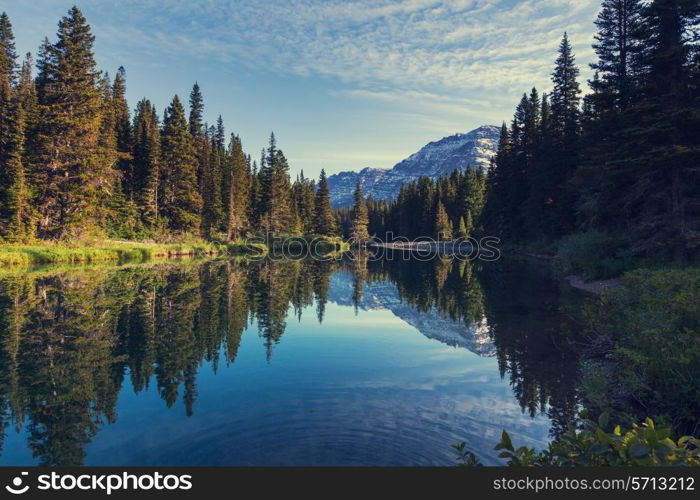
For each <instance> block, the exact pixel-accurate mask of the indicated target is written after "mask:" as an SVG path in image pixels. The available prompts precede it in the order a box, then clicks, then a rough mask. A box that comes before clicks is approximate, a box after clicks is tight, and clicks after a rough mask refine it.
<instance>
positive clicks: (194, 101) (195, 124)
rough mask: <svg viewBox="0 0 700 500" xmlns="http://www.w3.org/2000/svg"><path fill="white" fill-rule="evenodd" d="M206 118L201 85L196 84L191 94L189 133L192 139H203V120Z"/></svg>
mask: <svg viewBox="0 0 700 500" xmlns="http://www.w3.org/2000/svg"><path fill="white" fill-rule="evenodd" d="M203 116H204V99H203V97H202V91H201V90H200V89H199V84H198V83H196V82H195V84H194V85H193V86H192V92H190V119H189V131H190V134H191V135H192V137H197V138H201V137H202V136H203V135H204V128H203V125H202V118H203Z"/></svg>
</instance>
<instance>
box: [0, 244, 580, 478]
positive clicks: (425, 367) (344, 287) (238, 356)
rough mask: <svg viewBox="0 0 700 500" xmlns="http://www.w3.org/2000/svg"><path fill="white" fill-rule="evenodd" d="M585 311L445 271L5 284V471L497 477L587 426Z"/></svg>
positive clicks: (183, 270)
mask: <svg viewBox="0 0 700 500" xmlns="http://www.w3.org/2000/svg"><path fill="white" fill-rule="evenodd" d="M579 302H580V297H579V296H578V295H577V294H576V293H575V292H573V291H569V290H566V289H565V288H562V287H561V286H560V285H559V282H558V281H557V280H555V279H553V278H551V277H550V276H548V274H547V273H546V272H543V270H542V269H538V268H536V267H533V266H532V265H530V264H526V263H523V262H500V263H483V264H478V265H476V264H475V265H472V264H470V263H466V262H458V261H452V260H450V259H445V258H443V259H435V260H433V261H429V262H417V261H411V262H403V261H401V260H398V259H397V260H387V259H385V260H380V261H376V262H366V261H362V260H359V261H344V262H332V261H301V260H286V261H270V260H265V261H259V262H247V261H238V260H231V261H209V262H201V261H185V262H168V263H163V264H151V265H138V266H122V267H110V268H106V267H90V268H77V269H69V270H65V269H61V270H54V271H52V270H51V269H48V270H34V271H30V272H21V273H16V274H12V273H9V274H8V273H4V274H2V275H0V335H2V339H1V341H2V344H1V346H0V347H1V350H0V425H1V427H2V436H3V437H2V443H0V444H1V445H2V455H1V456H0V463H2V464H4V465H20V464H42V465H78V464H86V465H88V464H89V465H229V464H230V465H450V464H452V463H454V456H453V453H452V450H451V449H450V445H451V444H454V443H457V442H460V441H463V440H467V441H468V443H469V445H470V448H471V449H472V450H474V451H475V452H476V453H477V454H478V455H479V456H480V457H481V458H482V459H483V460H484V461H485V462H486V463H491V464H496V463H498V459H497V458H495V455H496V452H494V451H493V449H492V448H493V445H494V444H495V443H496V442H497V441H498V437H499V435H500V432H501V429H502V428H507V429H508V430H509V431H511V432H512V434H513V436H514V439H517V442H521V443H524V444H527V445H530V446H541V445H543V444H544V443H545V442H546V440H547V438H548V435H550V434H551V433H552V432H553V433H556V432H558V431H559V430H560V429H561V428H562V427H563V426H565V425H566V423H567V422H568V421H569V420H570V419H571V417H572V416H573V413H574V411H575V409H576V405H577V402H578V400H577V389H576V382H577V373H576V354H575V352H574V351H573V349H571V348H570V347H568V343H567V341H566V340H567V339H568V338H570V337H571V336H572V335H574V333H573V332H575V324H574V323H573V320H572V319H571V315H572V313H575V311H576V306H577V304H578V303H579ZM572 327H573V328H572ZM419 332H420V333H419ZM421 334H422V335H421Z"/></svg>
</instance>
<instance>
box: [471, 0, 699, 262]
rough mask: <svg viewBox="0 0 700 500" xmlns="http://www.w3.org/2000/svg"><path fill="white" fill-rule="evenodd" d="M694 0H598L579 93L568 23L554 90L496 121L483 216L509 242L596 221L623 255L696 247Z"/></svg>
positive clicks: (583, 228)
mask: <svg viewBox="0 0 700 500" xmlns="http://www.w3.org/2000/svg"><path fill="white" fill-rule="evenodd" d="M699 20H700V5H699V4H698V2H697V0H653V1H642V0H605V1H603V3H602V9H601V11H600V13H599V15H598V18H597V20H596V22H595V23H596V26H597V28H598V31H597V34H596V35H595V44H594V45H593V48H594V50H595V53H596V54H597V58H598V59H597V61H596V62H595V63H593V64H591V67H592V69H593V70H594V77H593V79H592V80H590V81H589V82H588V83H589V86H590V93H588V94H587V95H585V96H583V97H582V90H581V85H580V83H579V81H578V78H579V68H578V67H577V65H576V63H575V56H574V53H573V51H572V47H571V43H570V41H569V38H568V36H567V35H566V34H565V35H564V38H563V40H562V42H561V45H560V47H559V57H558V58H557V60H556V65H555V69H554V71H553V73H552V90H551V92H549V93H547V94H542V95H540V93H539V92H538V91H537V89H535V88H533V89H532V90H531V91H530V92H529V93H527V94H524V95H523V97H522V99H521V101H520V103H519V104H518V106H517V108H516V111H515V115H514V117H513V120H512V122H511V124H510V125H509V126H508V125H506V124H505V123H504V124H503V127H502V131H501V138H500V145H499V148H498V153H497V155H496V156H495V159H494V161H493V168H491V169H490V172H489V176H488V180H487V196H486V198H487V201H486V206H485V209H484V213H483V218H482V224H483V225H484V227H485V228H486V230H487V231H489V232H490V233H492V234H496V235H499V236H500V237H501V238H503V239H504V240H505V241H508V242H510V243H515V244H527V243H528V242H533V241H538V240H539V241H542V240H545V241H547V240H549V241H554V240H557V239H559V238H562V237H566V236H567V235H571V234H572V233H577V232H592V231H597V232H599V233H604V234H607V235H610V237H611V238H613V239H617V240H620V244H621V245H622V246H623V247H625V248H626V251H628V252H629V253H631V254H634V255H640V256H646V257H651V256H654V257H662V258H675V259H676V260H679V261H683V260H687V259H689V258H692V256H693V255H697V253H698V249H700V169H699V168H698V165H699V164H700V161H699V160H700V155H699V153H700V50H699V46H698V40H700V38H699V36H698V35H699V33H698V30H697V28H698V21H699Z"/></svg>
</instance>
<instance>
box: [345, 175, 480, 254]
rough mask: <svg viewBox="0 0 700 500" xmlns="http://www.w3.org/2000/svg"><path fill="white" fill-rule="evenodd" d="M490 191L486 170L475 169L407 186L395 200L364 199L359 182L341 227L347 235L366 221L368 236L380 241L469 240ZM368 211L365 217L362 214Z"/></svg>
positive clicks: (356, 231)
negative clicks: (387, 238) (389, 237)
mask: <svg viewBox="0 0 700 500" xmlns="http://www.w3.org/2000/svg"><path fill="white" fill-rule="evenodd" d="M485 191H486V174H485V173H484V171H483V170H482V169H474V168H467V169H466V170H455V171H453V172H452V173H451V174H449V175H445V176H441V177H438V178H437V179H432V178H430V177H421V178H419V179H417V180H415V181H413V182H410V183H408V184H404V185H403V186H402V187H401V190H400V192H399V195H398V197H397V198H396V200H394V201H386V200H375V199H373V198H371V197H369V198H368V199H367V200H366V201H365V202H363V200H362V194H361V193H362V192H361V187H360V186H359V184H358V186H357V188H356V190H355V203H354V205H353V207H352V208H348V209H339V210H338V225H339V226H340V228H341V230H342V232H343V234H344V235H345V236H351V235H354V234H356V233H358V231H359V230H358V227H363V225H364V224H366V229H367V234H368V235H372V236H377V237H378V238H380V239H383V238H384V237H385V235H386V234H387V233H393V234H394V235H396V236H404V237H406V238H409V239H415V238H420V237H429V238H435V239H447V240H449V239H457V238H466V237H468V236H470V235H471V234H472V233H473V232H474V231H476V230H478V229H479V221H480V217H481V212H482V210H483V207H484V197H485ZM363 206H365V207H366V208H363ZM365 212H366V214H367V215H366V217H364V218H362V217H360V216H359V215H358V214H364V213H365Z"/></svg>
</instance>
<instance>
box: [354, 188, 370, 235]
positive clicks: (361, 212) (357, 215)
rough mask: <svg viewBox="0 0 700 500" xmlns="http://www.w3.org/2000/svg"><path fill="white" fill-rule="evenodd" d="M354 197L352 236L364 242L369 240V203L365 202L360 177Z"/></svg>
mask: <svg viewBox="0 0 700 500" xmlns="http://www.w3.org/2000/svg"><path fill="white" fill-rule="evenodd" d="M353 197H354V199H355V203H354V205H353V207H352V237H353V239H354V240H355V241H356V242H357V243H364V242H366V241H369V232H368V231H367V226H368V224H369V217H368V215H367V204H366V203H365V197H364V196H363V195H362V184H361V183H360V179H359V177H358V179H357V184H356V185H355V192H354V193H353Z"/></svg>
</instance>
